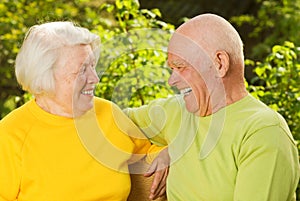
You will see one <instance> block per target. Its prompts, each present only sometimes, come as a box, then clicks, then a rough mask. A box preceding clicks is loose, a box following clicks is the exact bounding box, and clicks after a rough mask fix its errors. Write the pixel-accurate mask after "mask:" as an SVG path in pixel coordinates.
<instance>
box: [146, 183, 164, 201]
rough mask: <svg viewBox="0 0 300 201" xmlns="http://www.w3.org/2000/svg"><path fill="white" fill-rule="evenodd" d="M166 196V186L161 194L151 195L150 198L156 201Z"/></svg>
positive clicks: (161, 190)
mask: <svg viewBox="0 0 300 201" xmlns="http://www.w3.org/2000/svg"><path fill="white" fill-rule="evenodd" d="M165 194H166V186H164V187H162V188H161V189H160V191H159V192H157V193H154V194H150V196H149V198H150V199H152V200H155V199H157V198H159V197H162V196H164V195H165Z"/></svg>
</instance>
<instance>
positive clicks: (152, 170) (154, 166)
mask: <svg viewBox="0 0 300 201" xmlns="http://www.w3.org/2000/svg"><path fill="white" fill-rule="evenodd" d="M156 169H157V162H156V161H153V162H152V164H151V165H150V167H149V168H148V170H147V171H146V173H145V174H144V176H145V177H150V176H151V175H153V174H154V173H155V171H156Z"/></svg>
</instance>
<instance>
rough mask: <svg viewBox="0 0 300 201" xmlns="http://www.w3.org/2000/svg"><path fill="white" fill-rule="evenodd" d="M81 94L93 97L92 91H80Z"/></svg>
mask: <svg viewBox="0 0 300 201" xmlns="http://www.w3.org/2000/svg"><path fill="white" fill-rule="evenodd" d="M81 93H82V94H83V95H93V93H94V91H93V90H88V91H82V92H81Z"/></svg>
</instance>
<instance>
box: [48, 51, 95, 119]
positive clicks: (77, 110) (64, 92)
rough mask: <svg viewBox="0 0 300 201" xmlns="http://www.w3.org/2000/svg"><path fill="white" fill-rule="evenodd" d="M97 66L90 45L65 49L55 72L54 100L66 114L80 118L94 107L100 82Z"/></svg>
mask: <svg viewBox="0 0 300 201" xmlns="http://www.w3.org/2000/svg"><path fill="white" fill-rule="evenodd" d="M95 65H96V61H95V57H94V55H93V52H92V49H91V47H90V46H89V45H78V46H74V47H65V48H64V54H63V56H62V57H61V59H60V60H59V61H58V65H57V68H56V69H55V71H54V76H55V82H56V83H55V86H56V87H55V97H54V100H55V102H56V103H57V104H58V106H59V107H61V108H64V110H65V111H64V112H65V113H67V114H71V115H72V116H78V115H81V114H83V113H84V112H86V111H88V110H89V109H91V108H92V107H93V96H94V89H95V85H96V84H97V83H98V82H99V78H98V76H97V73H96V71H95Z"/></svg>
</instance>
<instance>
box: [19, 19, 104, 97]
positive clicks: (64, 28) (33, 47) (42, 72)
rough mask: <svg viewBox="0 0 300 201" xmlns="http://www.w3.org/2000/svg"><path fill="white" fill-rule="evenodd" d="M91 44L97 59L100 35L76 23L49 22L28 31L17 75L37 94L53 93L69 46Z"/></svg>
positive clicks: (20, 53) (22, 84) (27, 88)
mask: <svg viewBox="0 0 300 201" xmlns="http://www.w3.org/2000/svg"><path fill="white" fill-rule="evenodd" d="M74 45H90V46H91V48H92V50H93V53H94V55H95V58H96V61H98V59H99V54H100V38H99V36H98V35H96V34H93V33H91V32H90V31H89V30H88V29H86V28H82V27H78V26H75V25H74V24H73V23H72V22H48V23H45V24H41V25H34V26H32V27H31V28H30V29H29V31H28V32H27V34H26V36H25V39H24V42H23V44H22V47H21V49H20V51H19V53H18V55H17V58H16V64H15V73H16V78H17V80H18V82H19V84H20V85H21V86H22V88H23V90H25V91H28V92H30V93H32V94H34V95H38V94H51V93H53V92H54V89H55V81H54V73H53V70H54V67H55V63H56V62H57V60H58V59H59V57H60V56H61V54H63V53H62V52H61V51H60V50H61V49H62V48H63V47H65V46H74Z"/></svg>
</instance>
